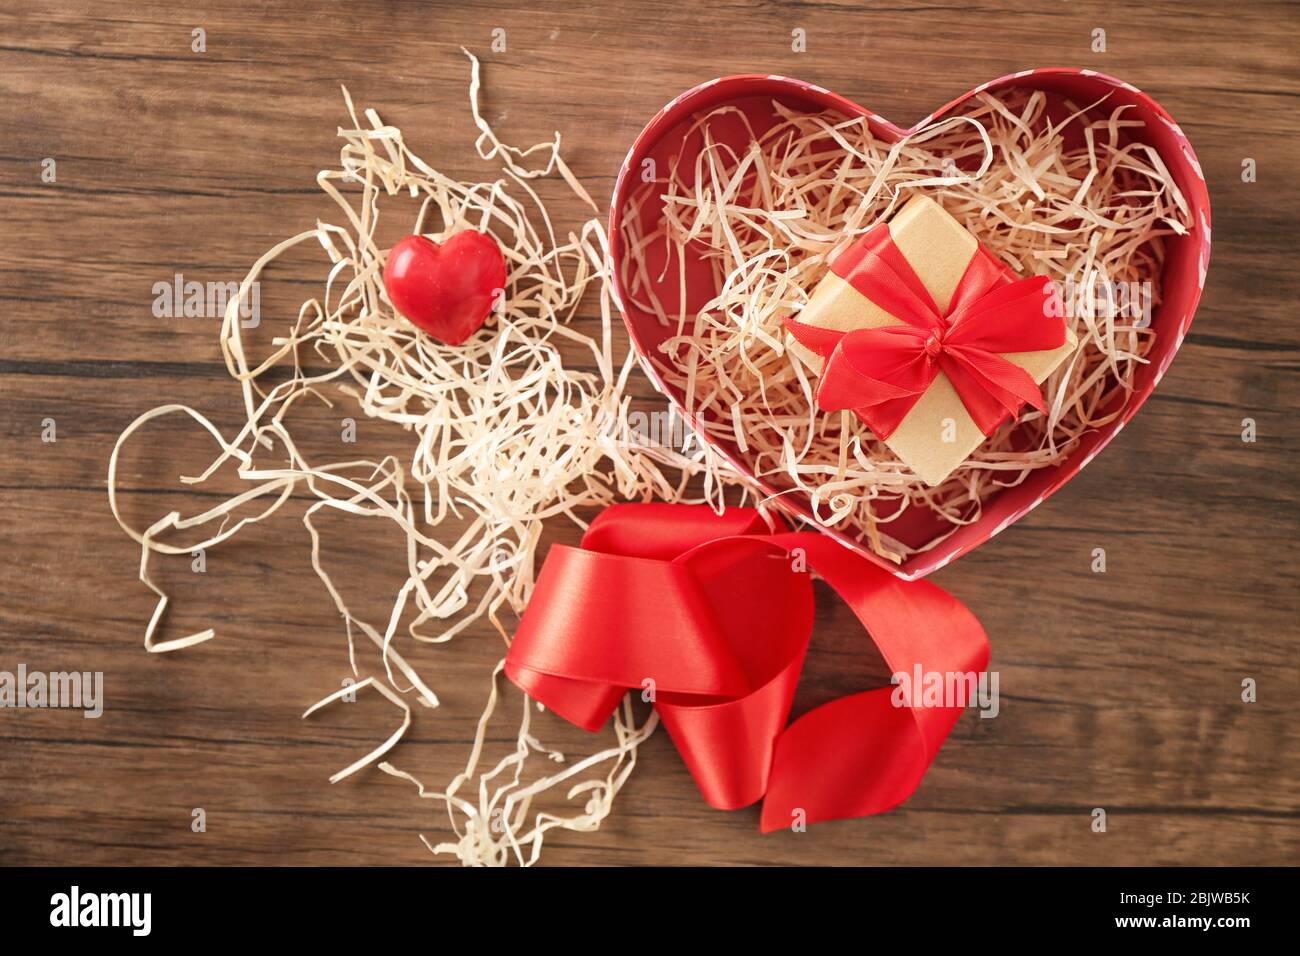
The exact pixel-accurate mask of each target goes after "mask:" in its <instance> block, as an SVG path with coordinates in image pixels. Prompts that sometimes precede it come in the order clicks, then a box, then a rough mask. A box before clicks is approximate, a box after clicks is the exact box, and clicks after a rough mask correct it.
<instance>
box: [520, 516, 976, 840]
mask: <svg viewBox="0 0 1300 956" xmlns="http://www.w3.org/2000/svg"><path fill="white" fill-rule="evenodd" d="M804 568H806V569H815V570H816V572H817V573H818V574H819V575H820V576H821V577H822V578H823V579H824V580H825V581H826V583H827V584H829V585H830V586H831V587H832V588H833V589H834V590H835V591H836V592H837V593H838V594H839V596H840V597H841V598H842V599H843V600H844V602H845V603H846V604H848V606H849V607H850V608H851V609H852V611H853V613H854V614H855V615H857V618H858V620H859V621H861V622H862V626H863V627H864V628H865V629H866V630H867V632H868V633H869V635H870V637H871V639H873V640H874V641H875V644H876V646H877V648H879V650H880V653H881V655H882V656H883V657H884V660H885V662H886V664H887V665H888V666H889V668H890V671H891V673H898V672H900V671H903V672H906V673H908V674H912V673H914V672H915V670H916V668H917V667H919V668H920V669H921V671H922V672H924V673H940V674H945V675H946V674H957V673H960V674H965V673H976V674H978V673H979V672H982V671H983V670H984V668H985V666H986V665H987V663H988V655H989V648H988V639H987V638H986V637H985V634H984V629H983V628H982V627H981V626H980V623H979V621H978V620H976V618H975V616H974V615H973V614H971V612H970V611H968V610H967V609H966V608H965V606H963V605H962V604H961V603H960V602H959V601H957V600H956V599H955V598H953V597H952V596H951V595H949V594H947V593H946V592H944V591H942V590H940V589H939V588H938V587H936V586H935V585H933V584H929V583H927V582H911V583H909V582H905V581H902V580H899V579H898V578H895V577H893V576H892V575H890V574H889V573H888V572H886V571H884V570H882V569H880V568H878V567H877V566H876V565H874V564H872V563H871V562H870V561H868V560H866V559H865V558H863V557H861V556H860V555H858V554H855V553H854V552H852V551H849V550H848V549H847V548H845V547H843V546H842V545H839V544H837V543H836V542H834V541H833V540H831V539H830V538H828V537H826V536H824V535H821V534H817V533H813V532H795V533H775V534H773V533H769V532H768V530H767V527H766V525H765V524H764V522H763V520H762V518H761V517H760V516H759V514H758V512H756V511H754V510H753V509H749V508H734V509H728V510H727V511H726V512H725V513H724V514H723V515H721V516H718V515H715V514H714V513H713V512H712V510H710V509H709V508H707V507H704V506H690V505H669V504H628V505H615V506H613V507H611V508H608V509H606V510H605V511H604V512H602V513H601V514H600V515H599V516H598V517H597V518H596V520H595V521H594V522H592V525H591V527H590V528H589V529H588V531H587V533H586V534H585V535H584V536H583V539H582V547H580V548H571V547H567V546H564V545H554V546H553V547H552V548H551V550H550V553H549V554H548V555H547V558H546V562H545V564H544V565H543V567H542V571H541V574H540V576H539V577H538V580H537V586H536V589H535V590H534V592H533V596H532V600H531V601H530V602H529V604H528V607H527V609H526V611H525V612H524V616H523V620H522V621H521V622H520V625H519V629H518V631H517V633H516V634H515V637H514V641H513V643H512V645H511V647H510V652H509V654H508V655H507V657H506V674H507V675H508V676H509V677H510V679H511V680H512V681H514V682H515V684H517V685H518V686H519V687H520V688H521V689H522V690H524V691H525V692H526V693H528V694H530V695H531V696H532V697H534V698H536V699H537V700H539V701H541V702H542V703H543V704H545V705H546V706H547V707H549V708H550V709H551V710H553V711H555V712H556V713H558V714H559V715H561V716H562V717H564V718H565V719H567V720H569V721H571V722H573V723H575V724H577V725H579V726H580V727H584V728H586V729H588V730H597V729H599V728H600V726H601V725H602V724H603V723H604V722H605V720H606V719H607V718H608V717H609V715H610V714H611V713H612V712H613V710H614V708H615V706H617V704H618V702H619V700H620V698H621V697H622V696H623V694H624V693H625V692H626V691H627V690H628V689H629V688H632V689H637V690H639V689H641V688H643V687H646V686H648V685H647V684H646V681H647V680H651V681H653V682H654V684H653V686H654V689H655V706H656V708H657V709H658V711H659V715H660V717H661V718H662V719H663V722H664V726H665V727H666V728H667V729H668V733H669V734H670V735H671V736H672V739H673V742H674V743H675V744H676V746H677V749H678V751H679V752H680V753H681V755H682V759H683V760H684V761H685V763H686V766H687V768H688V769H689V770H690V772H691V775H692V776H693V777H694V778H695V782H696V784H698V786H699V788H700V792H701V793H702V794H703V796H704V798H705V800H707V801H708V802H709V804H710V805H711V806H714V807H717V808H718V809H723V810H729V809H735V808H738V807H743V806H748V805H749V804H751V803H753V802H755V801H756V800H758V799H760V798H763V811H762V818H761V826H762V829H763V830H764V832H766V831H770V830H774V829H779V828H781V827H786V826H789V825H790V824H791V822H792V820H794V819H796V816H795V815H796V813H797V811H803V817H802V818H803V819H805V820H806V821H807V822H808V823H813V822H816V821H819V820H830V819H835V818H841V817H857V816H865V815H867V814H871V813H879V812H881V811H884V810H888V809H890V808H891V807H893V806H895V805H896V804H898V803H900V802H901V801H903V800H905V799H906V798H907V797H908V796H909V795H910V794H911V793H912V791H913V790H915V789H916V786H917V784H918V783H920V780H921V777H922V776H923V775H924V774H925V771H926V768H927V767H929V765H930V762H931V761H932V760H933V759H934V757H935V755H936V754H937V753H938V750H939V747H940V746H941V745H942V743H943V741H944V739H945V738H946V737H947V735H948V731H949V730H951V728H952V725H953V723H954V722H955V721H956V719H957V717H958V715H959V714H960V712H961V708H960V707H956V706H951V707H919V706H918V707H896V706H894V704H893V702H892V700H891V697H892V695H893V688H891V687H882V688H878V689H876V690H869V691H865V692H863V693H858V694H852V695H850V696H847V697H841V698H839V699H838V700H834V701H831V702H830V703H828V704H823V705H822V706H820V707H817V708H815V709H814V710H811V711H809V712H808V713H806V714H804V715H803V716H801V717H800V718H799V719H798V720H796V721H794V722H793V723H792V724H790V725H789V726H786V719H787V717H788V715H789V712H790V702H791V700H792V699H793V697H794V691H795V685H796V684H797V683H798V680H799V672H800V670H801V669H802V667H803V661H804V652H805V651H806V649H807V646H808V640H809V637H810V636H811V633H812V625H813V592H812V585H811V575H810V574H809V573H808V571H807V570H804ZM865 636H866V635H864V637H865Z"/></svg>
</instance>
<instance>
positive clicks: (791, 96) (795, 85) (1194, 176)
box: [609, 68, 1210, 580]
mask: <svg viewBox="0 0 1300 956" xmlns="http://www.w3.org/2000/svg"><path fill="white" fill-rule="evenodd" d="M1012 87H1021V88H1024V89H1032V90H1042V91H1044V92H1045V93H1047V94H1048V95H1049V96H1054V97H1057V98H1069V99H1071V100H1073V101H1075V102H1077V103H1092V102H1095V101H1097V100H1100V99H1101V98H1102V97H1103V96H1105V95H1106V94H1110V95H1109V98H1108V99H1107V100H1106V104H1107V107H1108V108H1113V107H1115V106H1118V105H1120V104H1131V105H1132V106H1133V107H1134V109H1132V110H1131V111H1129V112H1128V113H1127V114H1126V117H1125V118H1137V119H1141V120H1143V121H1144V123H1145V126H1144V127H1143V128H1142V129H1141V130H1136V129H1135V130H1134V131H1133V134H1134V135H1133V137H1132V138H1134V139H1136V140H1138V141H1140V142H1145V143H1147V144H1149V145H1150V146H1152V147H1153V148H1155V150H1156V151H1157V152H1158V153H1159V155H1160V157H1161V159H1162V160H1163V161H1164V164H1165V166H1166V167H1167V168H1168V170H1169V172H1170V173H1171V174H1172V175H1173V177H1174V181H1175V182H1176V183H1177V185H1178V188H1179V189H1180V190H1182V193H1183V195H1184V197H1186V199H1187V202H1188V205H1189V207H1190V209H1191V213H1192V228H1191V230H1190V232H1189V233H1188V234H1187V235H1185V236H1176V237H1170V238H1169V239H1167V240H1166V242H1167V255H1166V259H1165V266H1164V275H1163V277H1162V291H1163V302H1162V303H1161V305H1160V306H1158V307H1157V308H1156V309H1155V311H1154V313H1153V315H1152V326H1153V327H1154V329H1155V330H1156V333H1157V334H1156V337H1155V343H1154V346H1153V349H1152V351H1151V353H1150V354H1149V356H1148V358H1149V363H1148V364H1146V365H1143V366H1141V367H1140V369H1139V371H1138V372H1137V376H1136V380H1135V388H1134V391H1133V394H1132V395H1131V396H1130V397H1129V399H1128V403H1127V407H1126V408H1125V409H1124V412H1123V414H1121V415H1120V416H1118V417H1117V418H1116V419H1115V420H1113V421H1112V422H1111V423H1110V424H1109V425H1107V426H1105V427H1103V428H1099V429H1097V430H1095V431H1093V432H1090V433H1089V434H1088V435H1086V436H1084V438H1083V439H1081V441H1080V443H1079V446H1078V448H1077V449H1075V451H1074V452H1073V453H1072V454H1071V455H1070V457H1069V458H1067V459H1066V460H1065V461H1063V462H1062V463H1061V464H1060V465H1057V466H1056V467H1054V468H1043V469H1039V470H1037V471H1035V472H1033V473H1032V474H1030V476H1029V477H1028V478H1026V479H1025V480H1024V481H1023V482H1022V483H1021V484H1019V485H1017V486H1016V487H1014V488H1007V489H1005V490H1003V491H1001V492H999V493H998V494H997V495H996V496H994V497H993V498H992V499H990V500H989V501H987V502H986V504H985V506H984V511H983V514H982V515H981V517H980V519H979V520H978V521H976V522H975V523H973V524H970V525H966V526H964V527H962V528H960V529H959V530H958V531H957V532H955V533H954V534H952V535H951V536H950V537H948V538H947V539H946V540H944V541H943V543H942V544H940V545H939V546H938V547H935V548H932V549H930V550H927V551H922V552H920V553H919V554H916V555H913V556H912V557H911V558H909V559H908V560H906V561H904V562H903V563H902V564H901V565H895V564H893V563H892V562H890V561H888V560H886V559H884V558H882V557H880V556H879V555H877V554H875V553H873V552H872V551H871V550H870V549H869V548H867V547H865V546H864V545H863V544H861V543H860V542H858V541H856V540H854V539H853V538H852V537H851V536H849V535H848V534H845V533H844V532H842V531H838V530H836V529H833V528H824V529H823V530H824V531H825V532H826V533H827V534H830V535H832V536H833V537H835V538H836V539H837V540H839V541H840V542H841V543H843V544H844V545H846V546H848V547H850V548H852V549H853V550H855V551H858V552H859V553H861V554H863V555H865V556H866V557H867V558H870V559H871V560H872V561H875V562H876V563H877V564H879V565H881V566H882V567H884V568H886V569H887V570H889V571H891V572H893V573H894V574H896V575H898V576H899V577H902V578H905V579H907V580H914V579H916V578H921V577H924V576H925V575H927V574H929V573H930V572H932V571H935V570H938V569H939V568H942V567H943V566H944V565H946V564H948V563H949V562H951V561H953V560H955V559H956V558H959V557H961V556H962V555H963V554H965V553H966V552H968V551H971V550H973V549H974V548H976V547H978V546H979V545H981V544H983V543H984V542H985V541H987V540H988V539H989V538H991V537H993V536H994V535H995V534H997V533H998V532H999V531H1002V530H1003V529H1004V528H1007V527H1009V526H1010V525H1012V524H1014V523H1015V522H1016V521H1017V520H1018V519H1020V518H1021V517H1023V516H1024V515H1026V514H1028V513H1029V512H1030V511H1032V510H1033V509H1034V508H1036V507H1038V505H1040V504H1042V502H1043V501H1044V500H1046V498H1047V496H1048V495H1050V494H1052V492H1054V491H1056V490H1057V489H1058V488H1060V487H1061V486H1062V485H1064V484H1065V483H1066V482H1067V481H1069V480H1070V479H1071V478H1073V477H1074V475H1075V474H1076V473H1077V472H1078V471H1079V469H1080V468H1082V467H1083V466H1084V465H1086V464H1088V462H1090V461H1092V459H1093V458H1095V457H1096V456H1097V454H1098V453H1099V452H1100V451H1101V450H1102V449H1103V448H1105V447H1106V444H1107V443H1108V442H1109V441H1110V440H1111V439H1112V438H1114V437H1115V436H1116V435H1117V434H1119V431H1120V429H1121V428H1123V427H1124V425H1125V424H1126V423H1127V422H1128V421H1129V419H1131V418H1132V417H1133V416H1134V415H1135V414H1136V413H1137V410H1138V409H1139V408H1141V406H1142V403H1143V402H1144V401H1145V400H1146V398H1147V396H1148V395H1150V394H1151V390H1152V389H1153V388H1155V386H1156V384H1157V383H1158V382H1159V381H1160V378H1161V376H1163V375H1164V373H1165V370H1166V369H1167V368H1168V367H1169V363H1170V362H1171V361H1173V357H1174V353H1175V352H1177V351H1178V347H1179V346H1180V345H1181V344H1182V342H1183V338H1184V336H1186V334H1187V329H1188V327H1189V326H1190V325H1191V322H1192V314H1193V313H1194V312H1195V311H1196V303H1197V302H1198V301H1199V299H1200V297H1201V289H1202V288H1203V287H1204V285H1205V272H1206V268H1207V267H1208V265H1209V261H1210V198H1209V193H1208V192H1207V190H1206V186H1205V178H1204V176H1203V175H1202V174H1201V167H1200V164H1199V163H1198V162H1197V161H1196V154H1195V153H1194V152H1193V151H1192V147H1191V144H1190V143H1188V141H1187V137H1186V136H1185V135H1183V132H1182V130H1180V129H1179V128H1178V125H1177V124H1176V123H1175V122H1174V121H1173V119H1172V118H1170V116H1169V114H1168V113H1166V112H1165V111H1164V110H1163V109H1161V108H1160V106H1159V105H1158V104H1157V103H1156V102H1155V101H1154V100H1153V99H1151V98H1150V97H1149V96H1147V95H1145V94H1144V93H1142V92H1141V91H1139V90H1137V89H1135V88H1134V87H1133V86H1131V85H1130V84H1128V83H1124V82H1122V81H1121V80H1117V79H1114V78H1113V77H1109V76H1105V75H1103V74H1101V73H1096V72H1094V71H1092V70H1077V69H1069V68H1048V69H1038V70H1025V71H1023V72H1020V73H1014V74H1010V75H1007V76H1004V77H1002V78H1000V79H997V80H994V81H992V82H991V83H985V84H983V85H982V86H979V87H976V88H975V89H973V90H971V91H970V92H968V93H965V94H964V95H962V96H960V97H958V98H957V99H955V100H953V101H952V102H951V103H949V104H948V105H947V106H945V107H944V108H943V109H941V110H939V111H937V112H936V113H932V114H931V115H930V116H927V117H925V118H924V119H923V120H921V121H920V122H919V123H917V124H916V125H915V126H913V127H911V129H902V128H900V127H898V126H895V125H894V124H892V123H889V122H887V121H886V120H885V119H883V118H882V117H880V116H877V115H876V114H874V113H872V112H870V111H868V110H866V109H863V108H862V107H861V106H858V105H857V104H856V103H853V102H850V101H849V100H846V99H844V98H843V97H842V96H836V95H835V94H834V93H831V92H830V91H828V90H825V89H823V88H822V87H820V86H816V85H814V84H812V83H805V82H802V81H800V80H794V79H790V78H788V77H784V76H770V75H765V74H744V75H740V76H728V77H723V78H721V79H717V80H710V81H708V82H707V83H702V84H700V85H699V86H697V87H695V88H694V89H691V90H688V91H687V92H685V93H683V94H682V95H681V96H679V97H677V98H676V99H675V100H673V101H672V102H671V103H669V104H668V105H667V106H665V107H664V108H663V109H661V110H660V111H659V114H658V115H657V116H655V118H654V119H653V120H651V121H650V123H649V125H647V126H646V128H645V129H643V130H642V131H641V134H640V135H639V136H637V138H636V141H635V142H634V143H633V144H632V148H631V149H630V150H629V151H628V154H627V158H626V159H625V160H624V161H623V166H622V168H621V169H620V170H619V174H618V180H617V182H616V183H615V185H614V196H613V200H612V202H611V206H610V210H611V211H610V221H609V243H610V250H611V253H612V256H613V263H614V291H615V296H616V298H617V301H618V306H619V310H620V311H621V312H622V314H623V320H624V321H625V322H626V324H627V328H628V332H629V333H630V335H631V337H632V343H633V346H634V347H635V348H636V349H637V350H638V351H639V352H640V353H641V355H642V357H643V358H644V357H647V356H649V355H652V354H658V346H659V344H660V343H661V342H662V341H663V340H664V339H665V338H667V337H668V336H669V335H671V334H673V332H674V331H675V326H671V325H670V326H668V327H665V326H663V325H661V324H660V323H659V321H658V319H657V317H656V316H655V315H654V314H653V313H650V312H645V311H642V310H639V309H637V308H636V307H635V306H633V305H631V302H632V297H631V296H629V295H627V294H626V290H625V289H624V287H623V277H624V268H625V264H624V263H623V261H622V257H623V253H624V239H623V228H622V227H623V217H624V214H625V211H626V210H627V208H628V203H629V198H630V197H631V194H632V190H633V189H634V188H635V187H636V185H637V184H638V183H639V182H640V173H641V170H642V168H643V163H644V162H645V161H646V160H647V159H652V160H654V162H655V164H656V166H657V168H667V166H668V164H669V163H671V162H672V160H673V158H674V157H678V161H679V162H680V163H681V164H682V165H683V166H684V167H687V168H689V167H690V165H691V164H692V163H693V161H694V158H695V156H696V155H697V154H698V152H699V146H700V143H701V140H702V138H701V137H699V136H693V137H691V142H690V143H689V144H685V145H684V143H683V139H684V133H685V131H686V129H687V128H688V126H689V125H690V123H691V122H692V121H693V117H694V116H695V114H698V113H701V112H707V111H709V110H713V109H715V108H717V107H719V106H722V105H730V106H735V107H737V108H739V109H740V110H741V111H743V113H744V114H745V116H746V117H747V118H748V119H749V122H750V124H751V125H752V126H753V128H754V132H755V133H756V134H759V135H761V134H762V133H763V132H764V131H765V130H766V129H768V128H769V127H770V126H772V125H773V124H774V122H775V121H776V117H775V114H774V113H773V110H772V102H773V100H778V101H780V102H781V103H782V104H784V105H786V106H787V107H791V108H794V109H801V110H808V111H814V112H815V111H820V110H837V111H839V112H841V113H843V114H845V115H847V116H865V117H867V120H868V123H869V124H870V127H871V131H872V133H873V134H874V135H875V136H877V137H879V138H881V139H884V140H888V141H891V142H892V141H896V140H898V139H899V138H900V137H903V136H906V135H908V134H909V133H911V132H913V131H915V130H917V129H919V128H920V127H922V126H925V125H926V124H928V123H930V122H931V121H933V120H934V119H935V118H936V117H940V116H943V115H944V114H946V113H948V112H950V111H952V110H954V109H955V108H956V107H958V106H960V105H961V104H963V103H964V102H965V101H966V100H968V99H969V98H970V97H972V96H974V95H975V94H977V93H979V92H982V91H985V90H987V91H992V92H996V91H999V90H1005V89H1008V88H1012ZM731 115H732V116H734V114H731ZM710 129H711V132H712V135H713V138H714V139H715V140H719V141H723V142H729V143H730V144H732V145H744V144H747V142H748V136H749V134H748V132H746V130H745V129H744V125H743V124H742V123H741V122H739V119H738V118H737V119H736V121H735V122H729V121H728V120H727V119H726V118H724V119H723V120H721V121H719V122H717V123H714V124H713V125H711V127H710ZM662 208H663V207H662V202H660V201H658V200H654V201H647V202H645V203H644V204H643V206H642V208H641V213H640V214H641V216H642V217H643V222H642V223H641V225H642V228H643V230H644V233H649V232H652V231H653V230H654V229H655V227H656V222H657V217H659V216H660V215H661V214H662ZM663 246H664V244H663V243H651V244H650V246H649V247H647V249H646V271H647V273H648V274H647V275H643V276H642V281H643V282H649V283H651V284H652V286H653V287H654V289H655V293H656V295H657V296H658V297H659V299H660V301H661V303H662V305H663V307H664V309H665V310H666V311H667V312H668V313H669V314H670V315H671V314H673V313H675V312H676V311H677V309H678V308H679V307H680V303H679V298H678V296H679V291H678V290H679V285H678V283H679V281H680V276H679V270H678V268H677V264H676V262H675V261H671V260H666V256H667V255H668V253H666V252H665V251H664V250H663ZM665 264H667V265H668V266H669V268H668V269H667V270H666V271H665V270H664V266H665ZM627 266H628V267H634V266H633V263H631V262H629V263H627ZM684 271H685V290H686V307H687V309H688V314H690V311H691V310H693V309H696V308H698V306H699V305H701V304H703V303H704V302H706V301H708V299H710V298H711V297H712V296H713V295H714V294H715V293H716V291H717V290H716V286H715V280H714V278H713V274H712V271H711V269H710V268H709V267H708V265H707V264H706V263H704V262H702V261H699V260H693V259H691V258H690V256H689V255H688V256H687V261H686V263H685V269H684ZM661 274H662V275H663V278H662V280H660V279H659V276H660V275H661ZM642 365H643V366H644V367H645V369H646V371H647V373H648V374H649V375H650V378H651V379H652V380H653V381H654V383H655V385H656V387H657V388H658V389H659V391H661V392H663V393H664V395H666V396H667V397H668V399H669V400H670V401H671V402H672V403H673V404H674V405H675V406H676V407H677V410H678V411H679V412H680V413H681V414H682V415H683V417H684V418H685V420H686V421H687V422H688V423H690V424H691V425H692V427H695V422H694V420H693V418H692V416H691V415H690V414H689V413H688V412H687V411H686V409H685V407H684V404H683V400H682V399H683V396H682V394H681V391H680V390H679V389H676V388H673V387H671V386H669V385H668V384H667V383H665V382H664V381H663V380H662V379H661V378H660V376H659V375H658V374H657V372H656V371H655V369H654V367H653V366H652V364H651V363H650V362H648V361H645V362H643V363H642ZM696 431H697V433H699V434H700V435H701V436H703V432H701V431H700V429H698V428H696ZM705 440H707V441H709V442H710V443H711V444H712V445H713V446H714V447H715V448H717V449H718V451H719V452H721V454H722V455H723V456H724V457H725V458H726V459H727V460H728V461H729V462H730V463H731V464H732V465H733V466H734V467H735V468H736V469H737V470H738V471H739V472H740V473H741V474H743V475H745V476H747V477H748V478H749V481H750V482H751V483H752V484H753V485H754V486H755V487H756V488H757V489H758V490H759V491H760V492H762V493H763V494H765V495H776V493H777V489H775V488H773V487H771V486H770V485H769V484H768V483H767V482H766V481H764V480H762V479H759V478H757V477H756V476H754V474H753V473H752V471H751V470H750V469H749V467H748V466H747V465H746V464H745V461H744V456H743V455H742V454H741V453H740V450H739V449H738V448H737V447H736V446H735V445H734V444H732V443H728V442H723V441H718V440H714V439H712V438H706V439H705ZM772 500H773V502H774V503H775V504H776V505H778V506H779V507H781V508H782V509H784V510H785V511H786V512H788V513H789V514H791V515H794V516H797V517H800V518H806V519H809V520H811V519H812V512H811V509H810V508H809V504H808V502H807V500H805V499H803V498H802V497H800V496H798V495H796V494H794V493H790V494H784V495H781V496H780V497H774V498H773V499H772ZM908 515H914V517H913V518H912V520H911V523H910V524H908V525H904V526H900V525H899V523H897V522H896V523H895V524H894V525H891V533H892V534H894V535H895V536H897V537H899V538H900V539H902V540H904V541H908V542H909V543H912V544H914V545H919V544H920V543H923V542H925V541H929V540H932V539H933V538H934V537H935V536H936V532H937V531H938V530H939V528H940V527H941V526H940V525H939V524H938V523H937V520H931V518H930V516H927V515H924V514H923V513H921V512H920V511H919V509H915V508H912V509H908ZM900 520H901V519H900Z"/></svg>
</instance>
